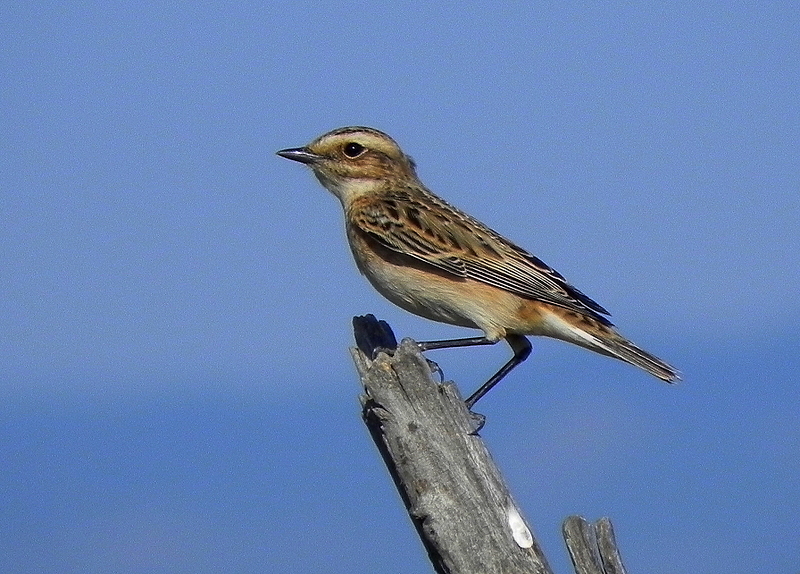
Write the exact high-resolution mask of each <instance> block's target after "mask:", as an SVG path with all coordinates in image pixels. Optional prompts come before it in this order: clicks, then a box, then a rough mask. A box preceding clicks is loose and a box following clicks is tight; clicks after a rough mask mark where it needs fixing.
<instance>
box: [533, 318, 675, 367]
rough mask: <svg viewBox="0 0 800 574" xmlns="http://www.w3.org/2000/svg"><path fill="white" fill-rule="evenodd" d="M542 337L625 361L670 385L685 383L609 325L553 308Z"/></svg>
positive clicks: (662, 363)
mask: <svg viewBox="0 0 800 574" xmlns="http://www.w3.org/2000/svg"><path fill="white" fill-rule="evenodd" d="M541 334H544V335H548V336H551V337H555V338H557V339H562V340H564V341H569V342H570V343H575V344H577V345H580V346H582V347H586V348H587V349H591V350H592V351H595V352H597V353H601V354H603V355H608V356H609V357H614V358H615V359H619V360H620V361H625V362H626V363H630V364H631V365H634V366H636V367H639V368H640V369H644V370H645V371H647V372H648V373H650V374H651V375H653V376H654V377H658V378H659V379H661V380H662V381H666V382H667V383H675V382H677V381H679V380H680V379H681V377H680V374H678V371H677V370H676V369H675V368H674V367H672V366H670V365H668V364H667V363H665V362H664V361H662V360H661V359H659V358H658V357H656V356H655V355H651V354H650V353H648V352H647V351H645V350H644V349H640V348H639V347H637V346H636V345H634V344H633V343H631V342H630V341H629V340H628V339H626V338H625V337H623V336H622V335H621V334H620V333H619V332H618V331H617V330H616V329H615V328H614V327H613V326H612V325H611V324H610V323H608V321H600V320H598V319H595V318H593V317H591V316H588V315H584V314H581V313H577V312H574V311H567V310H564V309H557V308H553V309H552V310H551V312H550V313H549V314H548V315H547V317H546V319H545V330H544V331H543V332H542V333H541Z"/></svg>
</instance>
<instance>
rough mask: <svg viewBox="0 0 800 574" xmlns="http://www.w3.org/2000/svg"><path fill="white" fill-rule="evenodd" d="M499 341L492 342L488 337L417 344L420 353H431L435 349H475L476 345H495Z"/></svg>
mask: <svg viewBox="0 0 800 574" xmlns="http://www.w3.org/2000/svg"><path fill="white" fill-rule="evenodd" d="M495 343H497V341H492V340H491V339H487V338H486V337H469V338H467V339H445V340H444V341H425V342H422V343H417V345H419V350H420V351H431V350H433V349H452V348H453V347H474V346H475V345H494V344H495Z"/></svg>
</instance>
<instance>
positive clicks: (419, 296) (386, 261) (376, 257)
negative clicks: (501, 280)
mask: <svg viewBox="0 0 800 574" xmlns="http://www.w3.org/2000/svg"><path fill="white" fill-rule="evenodd" d="M371 247H372V248H373V249H372V250H371V251H370V252H369V253H368V254H367V256H364V250H362V249H354V250H353V255H354V256H355V260H356V264H357V265H358V268H359V270H360V271H361V272H362V273H363V274H364V275H365V276H366V277H367V279H369V281H370V283H371V284H372V286H373V287H375V289H376V290H377V291H378V292H379V293H380V294H381V295H383V296H384V297H386V298H387V299H388V300H389V301H391V302H392V303H394V304H395V305H397V306H398V307H401V308H403V309H405V310H406V311H409V312H411V313H414V314H415V315H419V316H421V317H425V318H426V319H431V320H433V321H439V322H441V323H448V324H451V325H458V326H461V327H472V328H477V329H481V330H483V331H484V333H485V334H486V336H487V337H488V338H490V339H495V340H497V339H501V338H503V337H505V335H506V333H507V332H522V331H525V330H529V329H526V327H529V326H528V325H522V324H520V320H521V317H520V314H519V311H520V306H521V304H522V302H523V300H522V299H521V298H520V297H518V296H516V295H514V294H512V293H509V292H507V291H504V290H502V289H497V288H496V287H491V286H489V285H486V284H484V283H480V282H478V281H473V280H470V279H463V278H461V277H457V276H454V275H452V274H450V273H447V272H445V271H441V270H439V269H438V268H436V267H433V266H431V265H428V264H426V263H424V262H420V261H417V260H415V259H413V258H411V257H407V256H403V255H401V254H396V253H394V252H391V251H389V250H386V249H383V250H381V249H376V248H375V246H374V245H372V246H371Z"/></svg>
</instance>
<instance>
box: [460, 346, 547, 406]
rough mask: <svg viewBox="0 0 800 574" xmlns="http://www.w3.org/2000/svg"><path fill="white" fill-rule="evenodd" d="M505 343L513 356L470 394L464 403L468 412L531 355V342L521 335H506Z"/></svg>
mask: <svg viewBox="0 0 800 574" xmlns="http://www.w3.org/2000/svg"><path fill="white" fill-rule="evenodd" d="M506 341H508V344H509V345H510V346H511V349H512V350H513V351H514V356H513V357H511V360H510V361H508V362H507V363H506V364H505V365H503V366H502V367H501V368H500V370H499V371H497V372H496V373H495V374H494V375H492V376H491V377H490V378H489V380H488V381H486V382H485V383H483V385H481V387H480V388H479V389H478V390H477V391H475V392H474V393H472V394H471V395H470V397H469V398H468V399H467V400H466V401H464V402H465V403H466V405H467V408H468V409H469V410H472V407H473V406H474V405H475V403H477V402H478V401H479V400H480V398H481V397H483V395H485V394H486V393H488V392H489V391H490V390H491V389H492V387H494V386H495V385H496V384H497V383H499V382H500V381H501V380H502V378H503V377H505V376H506V375H507V374H508V373H510V372H511V371H512V370H513V369H514V367H516V366H517V365H519V364H520V363H521V362H522V361H524V360H525V359H527V358H528V355H530V354H531V349H532V347H531V342H530V341H528V339H526V338H525V337H523V336H522V335H508V336H506ZM479 344H483V343H479Z"/></svg>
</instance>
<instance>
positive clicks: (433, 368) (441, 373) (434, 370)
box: [425, 357, 444, 383]
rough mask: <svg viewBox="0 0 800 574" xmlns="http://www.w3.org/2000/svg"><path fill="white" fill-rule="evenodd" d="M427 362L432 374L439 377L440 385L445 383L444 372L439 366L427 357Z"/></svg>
mask: <svg viewBox="0 0 800 574" xmlns="http://www.w3.org/2000/svg"><path fill="white" fill-rule="evenodd" d="M425 360H426V361H428V367H429V368H430V370H431V373H436V374H437V375H439V383H443V382H444V371H443V370H442V368H441V367H440V366H439V364H438V363H435V362H433V361H431V360H430V359H428V358H427V357H426V358H425Z"/></svg>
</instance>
